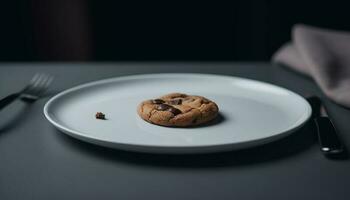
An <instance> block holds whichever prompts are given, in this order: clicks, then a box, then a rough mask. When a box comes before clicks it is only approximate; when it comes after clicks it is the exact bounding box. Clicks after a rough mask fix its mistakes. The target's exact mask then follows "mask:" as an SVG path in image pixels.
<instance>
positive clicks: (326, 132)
mask: <svg viewBox="0 0 350 200" xmlns="http://www.w3.org/2000/svg"><path fill="white" fill-rule="evenodd" d="M315 123H316V126H317V134H318V139H319V143H320V145H321V151H322V152H323V153H324V154H325V155H327V156H333V155H334V156H336V155H340V154H341V153H343V152H344V146H343V144H342V143H341V141H340V139H339V137H338V134H337V131H336V129H335V127H334V125H333V123H332V121H331V120H330V119H329V118H328V117H316V118H315Z"/></svg>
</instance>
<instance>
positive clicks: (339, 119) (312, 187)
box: [0, 62, 350, 200]
mask: <svg viewBox="0 0 350 200" xmlns="http://www.w3.org/2000/svg"><path fill="white" fill-rule="evenodd" d="M35 72H47V73H50V74H52V75H54V76H56V79H55V82H54V84H53V86H52V88H51V90H50V94H49V96H48V97H46V98H43V99H40V100H39V101H37V102H35V103H33V104H26V103H24V102H21V101H17V102H15V103H14V104H12V105H11V106H9V107H7V108H5V109H4V110H2V111H1V112H0V119H1V120H0V199H1V200H7V199H35V200H38V199H60V200H61V199H130V200H131V199H152V200H157V199H160V200H161V199H174V200H175V199H176V200H178V199H192V200H194V199H200V200H206V199H319V200H322V199H338V200H339V199H350V188H349V185H350V162H349V160H347V159H342V160H330V159H326V158H325V157H324V156H323V155H322V154H321V152H320V151H319V146H318V144H317V137H316V135H315V132H314V126H313V124H312V123H307V124H306V125H305V126H304V127H303V128H302V129H301V130H299V131H297V132H295V133H294V134H292V135H291V136H288V137H287V138H284V139H282V140H279V141H277V142H274V143H271V144H267V145H264V146H260V147H255V148H252V149H246V150H240V151H235V152H227V153H217V154H206V155H186V156H185V155H177V156H174V155H173V156H167V155H152V154H142V153H130V152H125V151H118V150H112V149H107V148H103V147H98V146H94V145H92V144H87V143H84V142H81V141H78V140H76V139H73V138H71V137H69V136H66V135H64V134H62V133H60V132H59V131H57V130H56V129H55V128H54V127H53V126H52V125H51V124H49V123H48V121H46V119H45V117H44V115H43V112H42V110H43V106H44V104H45V102H46V101H47V100H48V99H49V97H50V96H52V95H54V94H55V93H57V92H59V91H62V90H64V89H67V88H70V87H72V86H76V85H78V84H81V83H85V82H89V81H94V80H98V79H103V78H108V77H115V76H123V75H130V74H141V73H156V72H157V73H159V72H200V73H213V74H225V75H232V76H239V77H247V78H251V79H256V80H261V81H265V82H270V83H273V84H277V85H279V86H282V87H285V88H288V89H290V90H292V91H295V92H297V93H299V94H317V95H320V96H321V97H322V98H324V97H323V95H322V93H321V92H320V90H319V89H318V87H317V86H316V85H315V84H314V82H313V81H312V80H311V79H309V78H306V77H303V76H301V75H299V74H297V73H294V72H292V71H289V70H287V69H285V68H282V67H280V66H274V65H271V64H269V63H227V62H226V63H90V64H83V63H75V64H64V63H62V64H46V63H41V64H36V63H30V64H26V63H23V64H6V63H3V64H0V97H4V96H5V95H7V94H9V93H11V92H14V91H17V90H19V89H20V88H21V87H22V86H24V85H25V84H26V83H27V81H28V80H29V79H30V78H31V76H32V75H33V74H34V73H35ZM324 99H325V98H324ZM325 103H326V106H327V108H328V109H329V113H330V115H331V117H332V119H333V121H334V123H335V125H336V127H337V128H338V130H339V134H340V136H341V137H342V139H343V141H344V142H345V144H346V145H347V146H348V147H349V146H350V123H349V122H350V111H349V110H347V109H345V108H343V107H340V106H338V105H335V104H334V103H332V102H330V101H328V100H327V99H325Z"/></svg>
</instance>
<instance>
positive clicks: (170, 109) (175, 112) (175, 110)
mask: <svg viewBox="0 0 350 200" xmlns="http://www.w3.org/2000/svg"><path fill="white" fill-rule="evenodd" d="M168 111H169V112H171V113H173V114H174V115H178V114H180V113H181V110H179V109H177V108H174V107H170V108H169V109H168Z"/></svg>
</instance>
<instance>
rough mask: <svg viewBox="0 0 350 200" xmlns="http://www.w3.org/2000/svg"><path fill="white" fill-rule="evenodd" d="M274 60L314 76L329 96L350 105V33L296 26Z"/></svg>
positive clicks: (344, 104)
mask: <svg viewBox="0 0 350 200" xmlns="http://www.w3.org/2000/svg"><path fill="white" fill-rule="evenodd" d="M272 61H273V62H277V63H282V64H284V65H286V66H288V67H290V68H292V69H294V70H296V71H298V72H301V73H303V74H306V75H309V76H311V77H312V78H313V79H314V80H315V81H316V82H317V84H318V85H319V86H320V88H321V89H322V90H323V92H324V93H325V94H326V95H327V96H328V97H329V98H330V99H332V100H333V101H335V102H337V103H339V104H341V105H343V106H346V107H350V32H345V31H334V30H328V29H321V28H316V27H312V26H306V25H295V26H294V27H293V29H292V41H291V42H290V43H287V44H285V45H284V46H282V47H281V48H280V49H279V50H278V51H277V52H276V53H275V54H274V55H273V57H272Z"/></svg>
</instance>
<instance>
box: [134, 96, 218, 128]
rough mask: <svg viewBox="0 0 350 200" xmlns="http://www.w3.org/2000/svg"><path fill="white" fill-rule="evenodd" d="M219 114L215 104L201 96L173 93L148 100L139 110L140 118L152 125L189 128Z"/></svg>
mask: <svg viewBox="0 0 350 200" xmlns="http://www.w3.org/2000/svg"><path fill="white" fill-rule="evenodd" d="M218 112H219V108H218V106H217V105H216V103H215V102H213V101H210V100H209V99H206V98H204V97H201V96H194V95H187V94H181V93H171V94H168V95H165V96H162V97H159V98H157V99H152V100H146V101H143V102H141V103H140V105H139V106H138V108H137V113H138V114H139V116H140V117H141V118H142V119H143V120H145V121H147V122H150V123H152V124H157V125H161V126H171V127H188V126H196V125H199V124H204V123H206V122H209V121H211V120H213V119H214V118H215V117H216V116H217V115H218Z"/></svg>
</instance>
